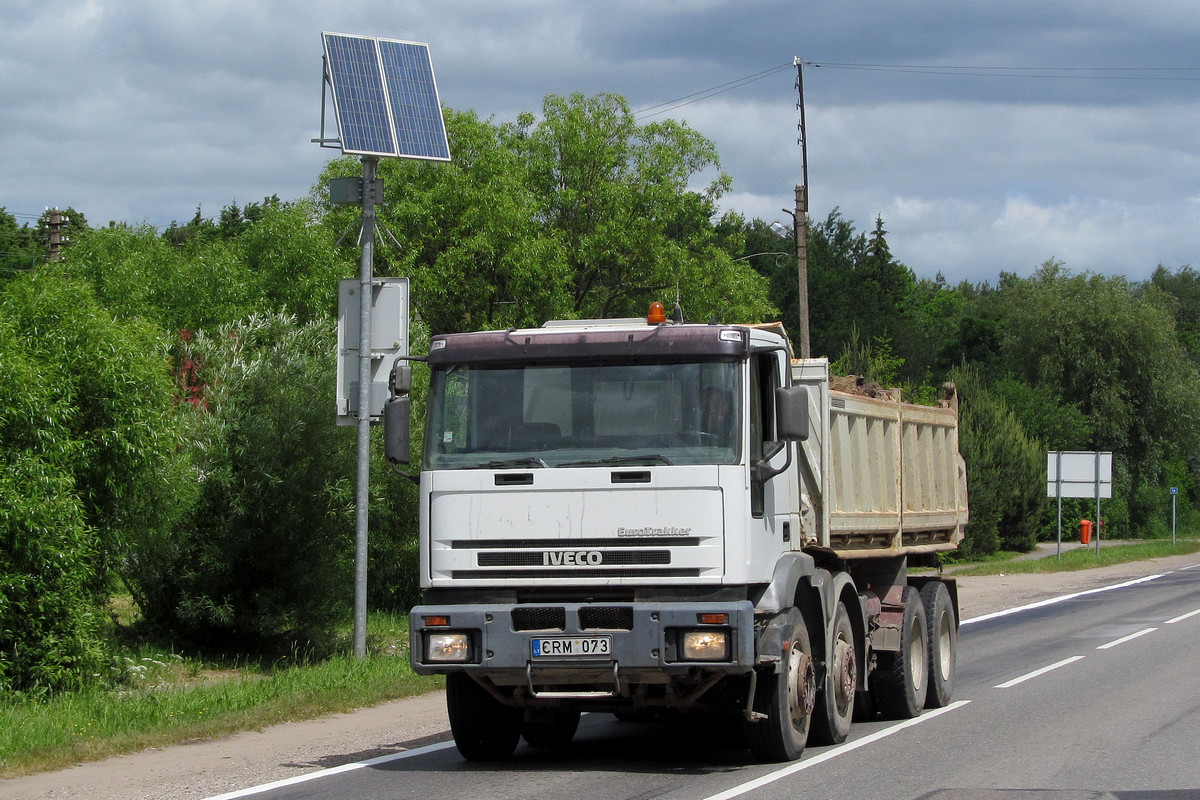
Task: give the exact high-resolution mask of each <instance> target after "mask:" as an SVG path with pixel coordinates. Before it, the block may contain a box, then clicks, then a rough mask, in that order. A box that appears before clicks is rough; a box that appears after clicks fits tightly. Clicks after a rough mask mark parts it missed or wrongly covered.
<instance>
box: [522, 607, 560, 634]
mask: <svg viewBox="0 0 1200 800" xmlns="http://www.w3.org/2000/svg"><path fill="white" fill-rule="evenodd" d="M512 624H513V630H514V631H561V630H566V627H567V610H566V609H565V608H521V607H518V608H514V609H513V612H512Z"/></svg>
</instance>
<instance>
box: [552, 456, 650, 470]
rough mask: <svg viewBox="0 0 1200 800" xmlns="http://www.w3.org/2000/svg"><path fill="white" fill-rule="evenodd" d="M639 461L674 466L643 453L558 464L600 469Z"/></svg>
mask: <svg viewBox="0 0 1200 800" xmlns="http://www.w3.org/2000/svg"><path fill="white" fill-rule="evenodd" d="M639 461H652V462H653V461H657V462H658V463H659V464H665V465H667V466H668V467H671V466H674V462H672V461H671V459H669V458H667V457H666V456H664V455H662V454H661V453H643V454H642V455H636V456H613V457H612V458H594V459H591V460H588V461H568V462H566V463H565V464H559V466H560V467H602V466H605V465H608V464H636V463H637V462H639Z"/></svg>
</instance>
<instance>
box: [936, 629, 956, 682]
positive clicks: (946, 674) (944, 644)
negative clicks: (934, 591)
mask: <svg viewBox="0 0 1200 800" xmlns="http://www.w3.org/2000/svg"><path fill="white" fill-rule="evenodd" d="M953 648H954V633H953V631H952V630H951V628H950V615H949V614H942V617H941V620H940V624H939V625H938V665H937V666H938V672H939V673H940V674H941V676H942V680H943V681H948V680H950V673H951V671H952V670H953V661H954V650H953Z"/></svg>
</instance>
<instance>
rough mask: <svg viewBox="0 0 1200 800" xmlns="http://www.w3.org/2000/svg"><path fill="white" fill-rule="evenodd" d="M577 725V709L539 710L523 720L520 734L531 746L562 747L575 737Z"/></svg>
mask: <svg viewBox="0 0 1200 800" xmlns="http://www.w3.org/2000/svg"><path fill="white" fill-rule="evenodd" d="M578 727H579V712H578V711H551V712H546V713H541V712H539V713H537V714H533V715H531V718H530V719H527V720H525V726H524V727H523V728H522V729H521V736H522V738H524V739H525V741H526V742H527V743H528V744H529V745H530V746H531V747H563V746H565V745H568V744H570V743H571V740H572V739H574V738H575V730H576V729H577V728H578Z"/></svg>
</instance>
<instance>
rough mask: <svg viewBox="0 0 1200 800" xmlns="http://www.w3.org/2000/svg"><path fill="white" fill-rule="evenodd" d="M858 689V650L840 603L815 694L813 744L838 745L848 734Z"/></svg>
mask: <svg viewBox="0 0 1200 800" xmlns="http://www.w3.org/2000/svg"><path fill="white" fill-rule="evenodd" d="M857 690H858V653H857V651H856V650H855V648H854V629H853V628H852V627H850V612H849V611H847V610H846V606H845V604H843V603H838V604H837V610H836V611H835V612H834V614H833V645H832V648H831V649H830V651H829V659H828V661H827V663H826V665H825V685H824V688H823V689H822V690H821V692H820V693H819V694H818V695H817V706H816V714H814V715H813V728H812V740H813V742H814V743H817V744H841V743H842V742H844V741H846V737H847V736H848V735H849V734H850V722H851V720H852V719H853V718H854V697H855V692H856V691H857Z"/></svg>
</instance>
